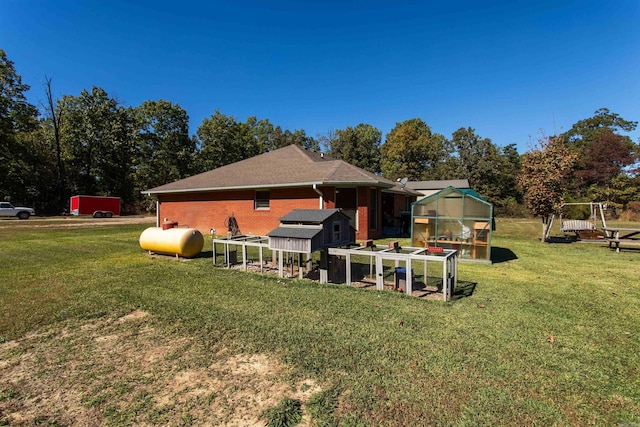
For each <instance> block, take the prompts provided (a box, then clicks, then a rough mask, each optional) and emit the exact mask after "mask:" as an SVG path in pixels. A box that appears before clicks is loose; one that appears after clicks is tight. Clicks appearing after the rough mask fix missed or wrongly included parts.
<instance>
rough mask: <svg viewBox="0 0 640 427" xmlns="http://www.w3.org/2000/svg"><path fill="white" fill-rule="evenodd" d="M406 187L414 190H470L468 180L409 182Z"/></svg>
mask: <svg viewBox="0 0 640 427" xmlns="http://www.w3.org/2000/svg"><path fill="white" fill-rule="evenodd" d="M406 187H408V188H410V189H412V190H443V189H445V188H447V187H455V188H470V186H469V180H468V179H443V180H436V181H409V182H407V185H406Z"/></svg>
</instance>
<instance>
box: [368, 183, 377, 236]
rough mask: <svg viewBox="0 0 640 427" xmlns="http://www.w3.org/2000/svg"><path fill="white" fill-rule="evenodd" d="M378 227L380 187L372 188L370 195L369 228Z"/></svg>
mask: <svg viewBox="0 0 640 427" xmlns="http://www.w3.org/2000/svg"><path fill="white" fill-rule="evenodd" d="M377 229H378V189H376V188H372V189H371V193H370V196H369V230H377Z"/></svg>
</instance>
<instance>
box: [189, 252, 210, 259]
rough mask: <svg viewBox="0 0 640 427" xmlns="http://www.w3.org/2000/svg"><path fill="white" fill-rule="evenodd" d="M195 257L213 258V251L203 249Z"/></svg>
mask: <svg viewBox="0 0 640 427" xmlns="http://www.w3.org/2000/svg"><path fill="white" fill-rule="evenodd" d="M194 258H213V251H202V252H200V253H199V254H198V255H196V256H195V257H194Z"/></svg>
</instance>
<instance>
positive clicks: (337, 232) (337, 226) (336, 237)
mask: <svg viewBox="0 0 640 427" xmlns="http://www.w3.org/2000/svg"><path fill="white" fill-rule="evenodd" d="M333 241H334V242H340V241H342V223H341V222H339V221H336V222H334V223H333Z"/></svg>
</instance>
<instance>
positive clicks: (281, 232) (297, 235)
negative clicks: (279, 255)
mask: <svg viewBox="0 0 640 427" xmlns="http://www.w3.org/2000/svg"><path fill="white" fill-rule="evenodd" d="M319 233H322V229H321V228H299V227H278V228H276V229H275V230H271V231H270V232H269V233H268V234H267V236H268V237H288V238H292V239H313V238H314V237H315V236H317V235H318V234H319Z"/></svg>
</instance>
